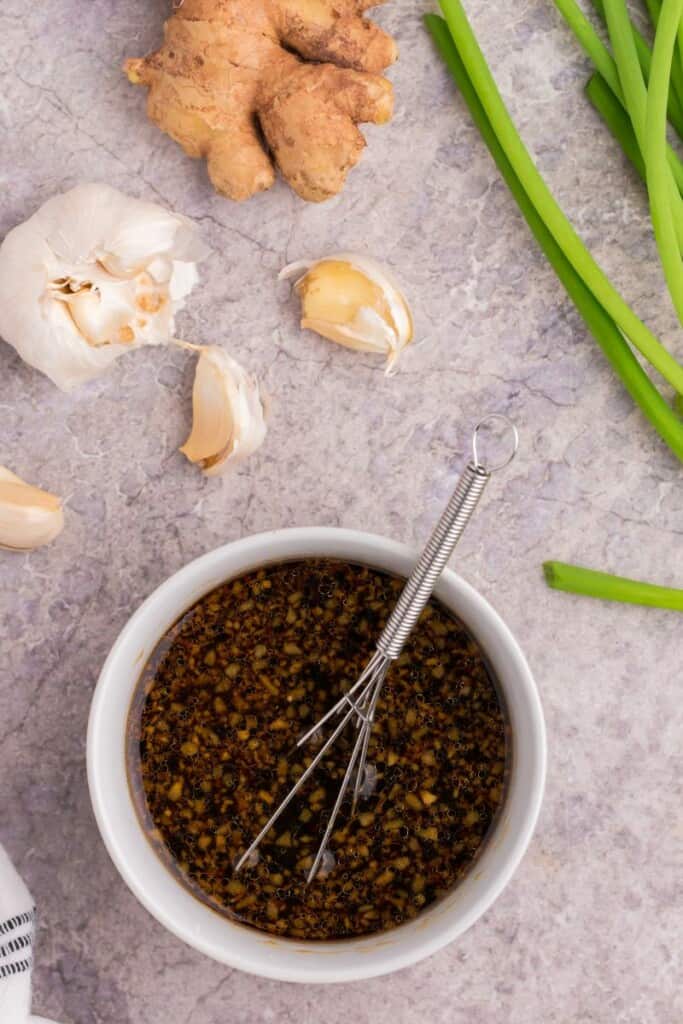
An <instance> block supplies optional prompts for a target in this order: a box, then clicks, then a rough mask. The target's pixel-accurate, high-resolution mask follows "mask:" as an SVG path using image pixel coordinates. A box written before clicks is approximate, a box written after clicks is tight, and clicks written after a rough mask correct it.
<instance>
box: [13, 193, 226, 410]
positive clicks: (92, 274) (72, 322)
mask: <svg viewBox="0 0 683 1024" xmlns="http://www.w3.org/2000/svg"><path fill="white" fill-rule="evenodd" d="M207 251H208V250H206V249H205V248H204V246H203V245H202V243H201V242H199V240H198V238H197V234H196V228H195V226H194V224H192V222H191V221H189V220H187V219H186V218H185V217H182V216H180V215H179V214H176V213H171V212H169V211H168V210H164V209H163V208H162V207H160V206H157V205H156V204H154V203H146V202H142V201H141V200H139V199H131V198H129V197H128V196H125V195H123V194H122V193H121V192H118V191H117V190H116V189H114V188H110V187H109V186H108V185H79V186H77V187H76V188H73V189H71V191H70V192H65V193H64V194H63V195H58V196H54V197H53V198H52V199H49V200H48V201H47V202H46V203H45V204H44V205H43V206H41V208H40V209H39V210H38V211H37V212H36V213H34V214H33V216H32V217H30V218H29V219H28V220H27V221H26V222H25V223H23V224H20V225H19V226H18V227H16V228H14V229H13V230H12V231H10V233H9V234H8V235H7V237H6V238H5V240H4V242H3V243H2V246H0V336H1V337H3V338H4V339H5V341H7V342H9V344H10V345H12V346H13V347H14V348H15V349H16V350H17V352H18V353H19V355H20V356H21V357H22V359H24V360H25V361H26V362H27V363H30V365H31V366H34V367H35V368H36V369H38V370H41V371H42V372H43V373H45V374H47V376H48V377H50V379H51V380H53V381H54V383H55V384H57V386H58V387H60V388H63V389H65V390H67V389H69V388H71V387H74V386H75V385H76V384H80V383H82V382H83V381H87V380H90V379H91V378H92V377H96V376H97V375H98V374H100V373H102V372H103V371H104V370H105V369H106V368H107V367H108V366H109V365H110V364H111V363H113V362H114V360H115V359H118V357H119V356H120V355H122V354H123V353H124V352H127V351H129V350H130V349H132V348H136V347H138V346H140V345H163V344H167V343H168V342H169V341H170V340H171V338H172V335H173V330H174V316H175V314H176V313H177V312H178V310H180V309H182V307H183V306H184V304H185V303H184V300H185V297H186V296H187V295H188V294H189V292H190V291H192V288H193V287H194V285H195V284H196V282H197V280H198V274H197V267H196V263H197V261H199V260H201V259H202V258H203V257H204V256H205V255H206V254H207Z"/></svg>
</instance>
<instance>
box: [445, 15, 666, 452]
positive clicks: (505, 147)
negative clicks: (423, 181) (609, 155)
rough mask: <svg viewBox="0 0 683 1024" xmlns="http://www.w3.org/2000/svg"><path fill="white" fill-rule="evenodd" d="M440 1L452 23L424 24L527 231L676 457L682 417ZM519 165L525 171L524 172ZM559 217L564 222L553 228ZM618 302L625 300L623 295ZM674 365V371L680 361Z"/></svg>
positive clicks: (472, 45)
mask: <svg viewBox="0 0 683 1024" xmlns="http://www.w3.org/2000/svg"><path fill="white" fill-rule="evenodd" d="M442 7H443V9H444V12H445V13H451V15H452V14H453V10H454V9H455V13H456V14H457V15H458V17H457V18H456V19H455V21H454V22H453V26H452V27H451V25H449V24H448V23H447V22H446V21H444V19H443V18H440V17H438V16H437V15H427V17H426V25H427V28H428V29H429V31H430V33H431V35H432V37H433V38H434V40H435V42H436V45H437V48H438V50H439V52H440V53H441V55H442V57H443V59H444V60H445V62H446V64H447V66H448V68H449V70H450V72H451V74H452V75H453V77H454V79H455V81H456V83H457V85H458V87H459V89H460V92H461V94H462V96H463V99H464V100H465V102H466V104H467V106H468V107H469V110H470V113H471V116H472V119H473V121H474V122H475V124H476V125H477V127H478V129H479V131H480V133H481V135H482V137H483V139H484V141H485V143H486V145H487V146H488V148H489V150H490V152H491V154H492V156H493V158H494V160H495V162H496V164H497V165H498V168H499V169H500V171H501V173H502V175H503V177H504V179H505V181H506V183H507V185H508V187H509V188H510V191H511V192H512V194H513V196H514V198H515V200H516V201H517V204H518V206H519V208H520V210H521V212H522V214H523V215H524V217H525V219H526V221H527V223H528V225H529V227H530V228H531V231H532V233H533V234H534V237H535V238H536V240H537V241H538V243H539V245H540V246H541V248H542V250H543V252H544V253H545V255H546V257H547V258H548V261H549V263H550V264H551V266H552V267H553V269H554V270H555V272H556V274H557V276H558V277H559V279H560V281H561V282H562V284H563V285H564V287H565V288H566V290H567V292H568V294H569V295H570V297H571V298H572V300H573V301H574V304H575V305H576V307H577V309H578V311H579V313H580V314H581V316H582V317H583V319H584V321H585V323H586V325H587V327H588V328H589V330H590V331H591V333H592V334H593V336H594V338H595V339H596V341H597V342H598V344H599V345H600V347H601V349H602V351H603V353H604V354H605V356H606V357H607V359H608V360H609V362H610V364H611V365H612V367H613V369H614V370H615V372H616V373H617V375H618V376H619V378H620V380H621V381H622V383H623V385H624V387H625V388H626V389H627V391H628V392H629V394H630V395H631V397H632V398H633V400H634V401H635V402H636V404H637V405H638V406H639V408H640V409H641V410H642V412H643V413H644V414H645V416H646V417H647V418H648V419H649V421H650V423H651V424H652V425H653V426H654V427H655V429H656V430H657V431H658V433H659V434H660V436H661V437H662V438H663V440H664V441H665V442H666V443H667V444H668V445H669V447H670V448H671V450H672V451H673V452H674V454H675V455H677V457H678V458H679V459H681V460H682V461H683V423H682V422H681V419H680V417H679V416H678V415H677V414H676V413H675V412H674V411H673V410H672V409H671V407H670V406H669V404H668V403H667V402H666V401H665V400H664V398H663V397H662V395H661V394H660V393H659V392H658V390H657V388H656V387H655V386H654V384H653V383H652V381H651V380H650V378H649V376H648V375H647V373H646V372H645V371H644V369H643V368H642V366H641V364H640V362H639V361H638V359H637V358H636V357H635V355H634V353H633V352H632V351H631V348H630V347H629V345H628V343H627V341H626V339H625V337H624V334H625V332H624V331H623V330H622V328H621V325H620V324H619V323H618V322H617V320H616V318H615V317H614V316H613V315H612V313H611V311H610V310H608V309H607V308H606V305H605V304H603V303H602V302H601V301H600V300H599V298H598V296H597V295H596V291H597V290H598V289H596V288H594V287H593V285H594V282H595V274H593V273H591V272H587V271H586V268H587V267H588V271H590V267H591V263H592V259H591V257H590V256H589V255H588V254H587V253H586V250H585V248H584V246H583V243H582V242H581V241H580V240H579V239H578V237H577V236H576V235H575V233H574V231H573V228H571V225H569V222H568V221H567V220H566V218H565V216H564V214H563V213H562V211H561V210H560V208H559V207H558V206H557V204H556V203H555V200H554V199H553V197H552V196H551V194H550V193H549V191H548V189H547V186H546V185H545V183H544V182H543V179H542V178H541V176H540V174H539V173H538V171H537V170H536V168H535V166H534V165H533V162H532V161H531V158H530V157H529V154H528V153H527V151H526V149H525V148H524V145H523V143H522V141H521V139H520V138H519V136H518V134H517V132H516V129H515V127H514V125H513V123H512V121H511V120H510V117H509V114H508V113H507V110H506V109H505V106H504V104H503V101H502V99H501V98H500V96H499V94H498V91H497V88H496V86H495V83H494V82H493V79H492V78H491V76H490V73H489V72H488V68H487V67H486V64H485V60H484V57H483V55H482V54H481V51H480V50H479V48H478V46H477V44H476V40H474V37H473V35H472V32H471V29H470V28H469V24H468V23H467V19H466V17H465V14H464V11H463V10H462V7H461V5H460V3H459V2H458V0H443V2H442ZM463 21H464V24H465V25H466V27H467V32H466V33H463V32H462V31H461V30H462V28H463ZM464 41H465V42H466V44H467V46H466V52H467V57H468V64H469V66H466V63H465V59H464V52H465V50H464V48H463V42H464ZM472 69H477V81H476V83H475V79H474V75H472V76H470V70H472ZM484 69H485V70H484ZM484 94H485V95H486V97H487V99H488V109H487V107H486V106H485V104H484ZM503 140H504V141H503ZM520 170H521V171H523V172H524V180H523V178H522V174H521V173H519V171H520ZM549 210H550V211H551V212H552V213H553V227H555V229H556V230H555V231H552V230H551V227H550V224H549V223H548V222H547V220H546V218H545V217H544V216H543V214H546V213H548V211H549ZM558 221H559V223H560V227H561V228H562V227H564V229H565V230H557V227H558ZM567 229H568V230H567ZM560 239H561V241H560ZM568 240H569V241H568ZM572 242H573V244H571V243H572ZM577 250H578V254H579V256H580V255H581V253H582V252H583V253H584V254H585V255H586V256H588V260H585V259H577ZM577 264H578V266H579V267H580V268H581V270H583V271H584V273H583V274H582V273H580V272H579V269H577ZM596 270H597V271H598V274H599V275H600V276H601V277H602V278H604V275H602V271H599V269H598V268H597V267H596ZM610 288H611V286H610ZM620 302H621V304H622V305H625V303H623V300H620ZM641 326H642V325H641ZM657 344H659V343H657ZM675 365H676V366H677V367H678V371H679V373H680V372H681V367H680V366H678V364H675ZM677 379H678V377H677ZM681 390H682V391H683V389H681Z"/></svg>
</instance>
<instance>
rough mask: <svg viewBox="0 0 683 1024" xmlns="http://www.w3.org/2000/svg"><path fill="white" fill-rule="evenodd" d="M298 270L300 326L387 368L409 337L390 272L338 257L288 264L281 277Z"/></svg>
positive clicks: (405, 311) (408, 318)
mask: <svg viewBox="0 0 683 1024" xmlns="http://www.w3.org/2000/svg"><path fill="white" fill-rule="evenodd" d="M301 271H303V275H302V276H301V277H299V279H298V280H297V282H296V284H295V288H296V291H297V294H298V295H299V297H300V298H301V306H302V317H301V326H302V327H303V328H304V329H308V330H312V331H315V332H316V333H317V334H320V335H322V337H324V338H328V339H329V340H330V341H334V342H336V343H337V344H340V345H344V346H346V347H347V348H351V349H355V350H356V351H361V352H377V353H379V354H382V355H385V356H386V357H387V370H389V369H391V368H392V367H393V366H394V365H395V363H396V361H397V360H398V357H399V356H400V354H401V352H402V351H403V349H404V348H405V347H406V346H407V345H409V344H410V342H411V341H412V340H413V336H414V328H413V319H412V314H411V312H410V307H409V306H408V303H407V301H406V299H405V298H404V296H403V294H402V293H401V291H400V289H399V288H398V286H397V285H396V283H395V282H394V280H393V278H392V277H391V275H390V274H389V272H388V271H387V270H386V269H385V268H384V267H382V266H381V264H379V263H378V262H377V261H376V260H373V259H371V258H370V257H367V256H357V255H354V254H353V253H337V254H335V255H333V256H329V257H327V258H325V259H321V260H316V261H313V262H310V263H307V262H298V263H293V264H291V265H290V266H288V267H285V269H284V270H283V271H282V273H281V274H280V277H281V278H284V277H290V276H292V275H296V274H299V273H301Z"/></svg>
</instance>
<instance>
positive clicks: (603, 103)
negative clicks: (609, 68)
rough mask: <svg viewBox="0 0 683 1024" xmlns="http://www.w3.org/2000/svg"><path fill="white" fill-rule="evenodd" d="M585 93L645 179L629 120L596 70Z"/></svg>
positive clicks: (643, 167)
mask: <svg viewBox="0 0 683 1024" xmlns="http://www.w3.org/2000/svg"><path fill="white" fill-rule="evenodd" d="M586 95H587V96H588V98H589V100H590V101H591V103H592V104H593V106H594V107H595V109H596V110H597V111H598V113H599V114H600V115H601V117H602V119H603V121H604V122H605V124H606V125H607V127H608V128H609V130H610V131H611V132H612V135H613V136H614V137H615V139H616V140H617V142H618V143H619V145H620V146H621V148H622V150H623V151H624V153H625V155H626V157H627V158H628V159H629V160H630V161H631V163H632V164H633V166H634V167H635V169H636V170H637V171H638V174H639V175H640V177H641V178H642V179H643V181H645V180H646V176H645V164H644V163H643V158H642V156H641V153H640V149H639V148H638V140H637V139H636V136H635V133H634V131H633V125H632V124H631V120H630V118H629V116H628V114H627V113H626V111H625V110H624V108H623V107H622V105H621V103H620V102H619V100H618V99H617V98H616V97H615V95H614V93H613V92H612V90H611V89H610V87H609V86H608V84H607V82H606V81H605V79H604V78H603V77H602V75H600V74H598V73H597V71H596V73H595V74H594V75H592V76H591V78H590V79H589V80H588V84H587V86H586Z"/></svg>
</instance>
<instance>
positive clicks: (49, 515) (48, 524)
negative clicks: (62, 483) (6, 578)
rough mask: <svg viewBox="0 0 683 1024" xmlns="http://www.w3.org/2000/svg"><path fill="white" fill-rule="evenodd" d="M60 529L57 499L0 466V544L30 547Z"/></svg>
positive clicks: (61, 515)
mask: <svg viewBox="0 0 683 1024" xmlns="http://www.w3.org/2000/svg"><path fill="white" fill-rule="evenodd" d="M63 529H64V510H63V508H62V503H61V501H60V499H59V498H57V497H56V496H55V495H54V494H49V493H48V492H47V491H42V490H40V488H38V487H32V486H31V484H27V483H25V482H24V481H23V480H22V479H21V478H20V477H18V476H16V475H15V474H14V473H12V472H10V470H9V469H5V467H4V466H0V547H1V548H7V549H9V550H11V551H32V550H33V549H34V548H39V547H42V546H43V545H44V544H49V543H50V541H53V540H54V539H55V537H57V536H58V535H59V534H60V533H61V532H62V530H63Z"/></svg>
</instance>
